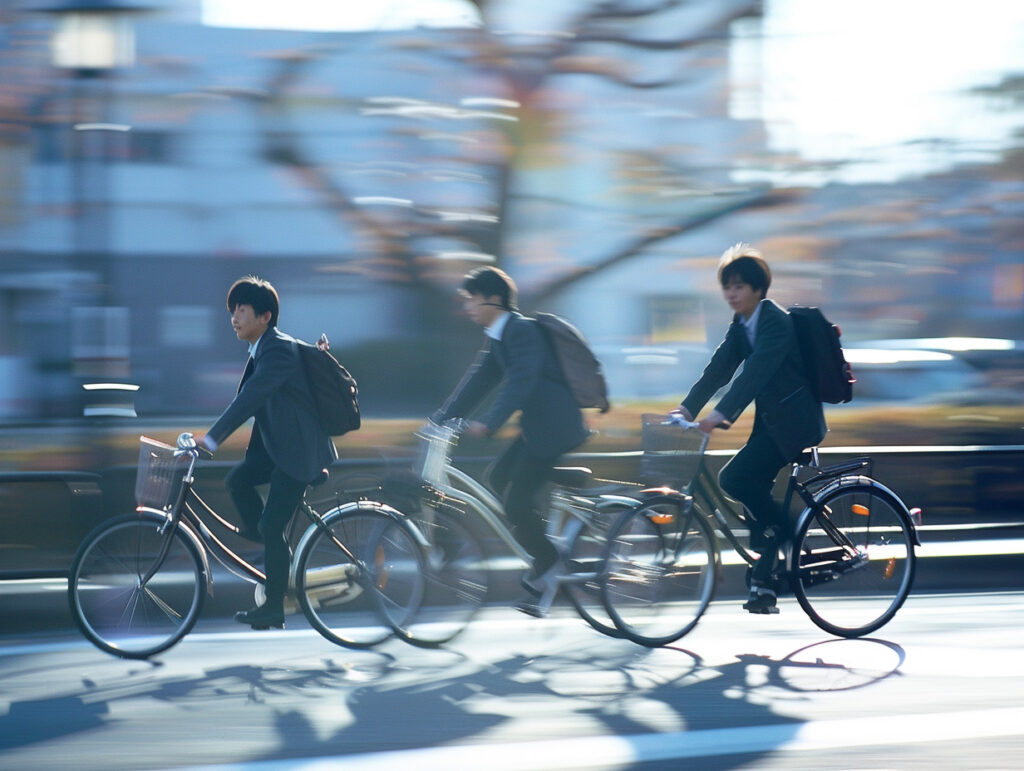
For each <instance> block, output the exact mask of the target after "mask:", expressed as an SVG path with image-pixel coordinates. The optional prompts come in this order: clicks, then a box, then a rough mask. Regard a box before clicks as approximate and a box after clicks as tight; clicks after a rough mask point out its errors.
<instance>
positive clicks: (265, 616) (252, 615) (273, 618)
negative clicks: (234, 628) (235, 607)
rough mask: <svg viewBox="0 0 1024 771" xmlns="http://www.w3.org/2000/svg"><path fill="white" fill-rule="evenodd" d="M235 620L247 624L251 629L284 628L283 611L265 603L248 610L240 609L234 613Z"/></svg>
mask: <svg viewBox="0 0 1024 771" xmlns="http://www.w3.org/2000/svg"><path fill="white" fill-rule="evenodd" d="M235 621H237V622H238V623H239V624H248V625H249V626H251V627H252V628H253V629H270V627H272V626H273V627H277V628H278V629H284V611H283V610H273V609H271V608H268V607H267V606H266V605H257V606H256V607H255V608H249V610H240V611H238V612H237V613H236V614H235Z"/></svg>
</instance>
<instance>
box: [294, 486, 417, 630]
mask: <svg viewBox="0 0 1024 771" xmlns="http://www.w3.org/2000/svg"><path fill="white" fill-rule="evenodd" d="M334 539H337V540H338V541H340V542H341V543H343V544H344V545H345V546H346V547H347V548H348V550H349V551H350V552H351V553H352V555H353V556H354V557H355V558H356V560H357V562H353V561H352V559H350V558H349V557H348V556H347V555H346V554H345V552H344V551H342V550H341V549H340V548H339V547H338V546H337V545H336V543H335V541H334ZM425 571H426V563H425V558H424V553H423V547H422V545H421V543H420V541H419V539H418V538H417V536H416V532H415V530H414V529H413V528H412V527H411V526H410V525H409V523H408V522H407V521H406V520H405V519H404V518H403V517H402V515H401V514H398V513H397V512H395V511H394V510H393V509H390V508H389V507H385V506H383V505H381V504H379V503H374V502H370V501H359V502H352V503H347V504H344V505H342V506H337V507H335V508H333V509H331V510H330V511H328V512H327V513H326V514H324V515H323V517H322V519H321V522H320V523H313V524H312V525H310V526H309V528H308V529H307V530H306V533H305V534H304V535H303V537H302V540H301V541H300V542H299V547H298V549H297V552H296V558H295V567H294V585H295V592H296V595H297V596H298V600H299V606H300V607H301V608H302V611H303V613H304V614H305V615H306V618H307V619H308V620H309V623H310V625H311V626H312V627H313V628H314V629H316V630H317V631H318V632H319V633H320V634H321V635H323V636H324V637H325V638H326V639H328V640H330V641H331V642H333V643H335V644H336V645H342V646H344V647H346V648H356V649H364V648H371V647H373V646H375V645H378V644H380V643H382V642H384V641H385V640H387V639H388V638H389V637H391V636H392V635H393V634H394V633H395V626H396V625H399V626H400V625H402V624H404V623H408V621H409V620H410V619H411V618H412V617H413V616H414V615H415V613H416V612H417V610H418V609H419V603H420V601H421V600H422V597H423V588H424V580H423V576H424V574H425Z"/></svg>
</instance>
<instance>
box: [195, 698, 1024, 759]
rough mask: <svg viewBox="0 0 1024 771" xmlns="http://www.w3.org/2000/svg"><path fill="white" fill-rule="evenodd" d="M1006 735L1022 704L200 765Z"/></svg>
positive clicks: (617, 755)
mask: <svg viewBox="0 0 1024 771" xmlns="http://www.w3.org/2000/svg"><path fill="white" fill-rule="evenodd" d="M1005 736H1024V708H1010V709H991V710H977V711H962V712H944V713H937V714H927V713H926V714H915V715H885V716H881V717H868V718H852V719H849V720H823V721H819V722H814V723H800V722H793V723H777V724H775V725H768V726H747V727H743V728H716V729H711V730H706V731H691V732H674V733H664V734H637V735H635V736H594V737H589V738H579V739H562V740H554V741H550V740H548V741H538V742H519V743H508V744H479V745H459V746H448V747H427V748H423V749H418V750H401V751H396V752H376V753H365V754H359V755H339V756H335V757H323V758H316V759H311V760H308V761H301V760H287V761H261V762H254V763H242V764H233V765H224V766H204V767H201V768H206V769H209V771H213V770H214V769H216V771H243V770H245V771H255V770H256V769H258V770H259V771H276V770H278V769H289V770H290V771H294V770H295V769H298V770H299V771H321V770H322V769H335V768H340V767H344V768H345V770H346V771H393V769H395V768H415V769H417V771H432V770H433V769H437V770H438V771H441V770H442V769H443V771H449V769H452V768H476V767H486V768H488V769H490V770H491V771H517V770H518V769H524V770H525V769H530V771H537V769H556V768H557V769H568V768H614V767H616V766H620V765H622V766H625V765H629V764H634V763H650V762H656V761H666V760H679V759H683V758H701V757H713V756H721V755H748V754H765V753H778V752H801V751H822V750H831V749H841V748H849V747H878V746H888V745H910V744H916V743H929V744H931V743H934V742H937V741H956V740H961V739H983V738H996V737H1005ZM191 771H195V768H194V767H193V768H192V769H191Z"/></svg>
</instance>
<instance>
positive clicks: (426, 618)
mask: <svg viewBox="0 0 1024 771" xmlns="http://www.w3.org/2000/svg"><path fill="white" fill-rule="evenodd" d="M413 521H414V523H415V524H416V526H417V528H419V530H420V532H421V533H422V534H423V535H424V536H425V537H426V539H427V541H428V542H429V546H428V548H427V570H426V572H425V574H424V593H423V598H422V600H421V602H420V607H419V610H418V611H417V613H416V614H415V615H414V616H413V617H411V618H410V619H409V620H408V621H407V622H405V623H397V622H396V623H395V624H394V627H395V633H396V634H397V635H398V636H399V637H400V638H401V639H403V640H405V641H406V642H407V643H410V644H411V645H415V646H417V647H420V648H437V647H438V646H440V645H443V644H444V643H446V642H448V641H449V640H452V639H453V638H454V637H455V636H456V635H458V634H459V633H461V632H462V631H463V630H464V629H465V628H466V627H467V626H468V625H469V623H470V621H471V620H472V619H473V617H474V616H475V615H476V613H477V611H478V610H480V607H481V606H482V605H483V603H484V600H485V599H486V598H487V586H488V583H489V581H488V575H489V570H488V562H487V558H486V556H485V555H484V550H483V547H482V546H481V545H480V542H479V541H478V540H477V538H476V537H475V536H474V535H473V534H472V533H471V532H470V531H469V528H467V527H466V526H465V525H463V524H462V523H461V522H459V521H458V519H457V518H456V515H452V514H448V513H446V512H442V511H436V510H434V509H431V508H426V509H425V510H424V511H423V512H422V514H420V515H417V516H416V518H415V519H414V520H413Z"/></svg>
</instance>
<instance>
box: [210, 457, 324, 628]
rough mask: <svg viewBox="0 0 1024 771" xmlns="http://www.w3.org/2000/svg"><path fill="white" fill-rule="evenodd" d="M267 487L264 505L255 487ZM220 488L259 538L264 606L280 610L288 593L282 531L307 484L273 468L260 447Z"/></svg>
mask: <svg viewBox="0 0 1024 771" xmlns="http://www.w3.org/2000/svg"><path fill="white" fill-rule="evenodd" d="M267 483H269V484H270V489H269V490H268V491H267V499H266V501H264V500H263V499H262V498H261V497H260V494H259V492H257V490H256V487H257V486H258V485H264V484H267ZM224 485H225V486H226V487H227V489H228V493H229V494H230V495H231V500H232V502H233V503H234V504H235V508H236V509H238V513H239V514H240V515H241V517H242V524H243V526H244V527H245V528H246V529H248V530H249V531H250V532H258V533H259V534H260V535H261V536H263V543H264V555H265V560H266V561H265V569H266V574H267V584H266V592H267V605H268V606H269V607H271V608H276V609H281V608H282V607H283V603H284V595H285V592H286V591H287V590H288V569H289V567H290V564H291V555H290V553H289V551H288V542H287V541H286V540H285V528H287V527H288V523H289V522H290V521H291V518H292V515H293V514H295V509H296V508H298V505H299V503H300V502H301V501H302V496H303V494H304V493H305V491H306V487H307V483H306V482H300V481H299V480H297V479H295V478H293V477H290V476H288V474H285V473H284V472H283V471H281V469H279V468H278V467H277V466H275V465H274V463H273V461H272V460H271V459H270V456H269V455H267V452H266V450H264V449H263V448H262V447H259V448H255V451H250V452H247V453H246V456H245V459H244V460H243V461H242V462H241V463H239V464H238V465H237V466H235V467H234V468H233V469H231V471H229V472H228V475H227V477H225V479H224Z"/></svg>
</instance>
